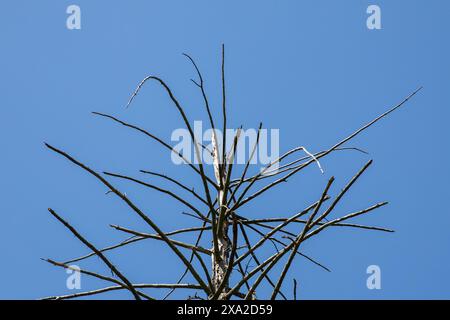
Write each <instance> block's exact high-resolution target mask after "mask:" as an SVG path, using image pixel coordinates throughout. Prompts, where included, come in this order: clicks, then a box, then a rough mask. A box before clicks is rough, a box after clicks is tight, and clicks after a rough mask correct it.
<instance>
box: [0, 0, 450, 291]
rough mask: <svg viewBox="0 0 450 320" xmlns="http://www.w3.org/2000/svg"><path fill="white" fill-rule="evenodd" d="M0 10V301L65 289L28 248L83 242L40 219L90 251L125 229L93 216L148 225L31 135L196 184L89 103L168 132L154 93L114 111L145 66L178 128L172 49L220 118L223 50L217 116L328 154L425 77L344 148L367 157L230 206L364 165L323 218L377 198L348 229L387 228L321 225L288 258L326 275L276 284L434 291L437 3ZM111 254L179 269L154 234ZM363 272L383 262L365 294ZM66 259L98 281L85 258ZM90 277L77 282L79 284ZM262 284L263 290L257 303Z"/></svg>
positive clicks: (438, 233) (45, 253) (439, 68)
mask: <svg viewBox="0 0 450 320" xmlns="http://www.w3.org/2000/svg"><path fill="white" fill-rule="evenodd" d="M225 3H226V4H225ZM70 4H77V5H79V6H80V7H81V10H82V29H81V30H68V29H67V28H66V17H67V14H66V8H67V6H68V5H70ZM369 4H378V5H379V6H380V7H381V10H382V30H368V29H367V28H366V18H367V14H366V8H367V6H368V5H369ZM0 6H1V10H0V43H1V56H0V57H1V59H0V70H1V72H0V88H1V89H0V106H1V107H0V119H1V121H2V123H1V126H0V146H1V150H2V151H1V157H0V164H1V168H2V173H1V179H0V194H1V198H0V199H1V201H0V215H1V223H0V252H1V259H0V261H1V264H0V298H24V299H35V298H39V297H43V296H47V295H53V294H64V293H70V292H71V291H69V290H67V289H66V284H65V281H66V277H67V275H66V273H65V272H64V270H62V269H59V268H56V267H52V266H50V265H48V264H46V263H45V262H43V261H41V260H40V259H39V258H40V257H50V258H53V259H56V260H65V259H68V258H71V257H75V256H78V255H81V254H83V253H86V252H87V249H86V248H85V247H84V246H83V245H82V244H80V243H79V242H78V241H77V240H76V239H74V237H73V236H72V235H71V234H70V233H69V232H68V231H67V230H66V229H64V228H63V227H62V226H61V225H60V224H59V223H58V222H56V221H55V220H54V219H53V218H52V217H50V215H49V214H48V212H47V208H48V207H52V208H54V209H55V210H57V211H58V212H59V213H60V214H61V215H63V216H64V217H65V218H66V219H68V220H69V221H71V222H72V223H73V224H74V225H75V226H77V227H78V228H79V230H80V231H81V232H82V233H83V234H84V235H85V236H86V237H87V238H88V239H90V240H91V241H92V242H93V243H95V244H96V245H97V246H99V247H102V246H105V245H109V244H112V243H115V242H117V241H120V240H121V239H124V235H123V234H120V233H119V232H117V231H114V230H111V229H110V228H109V226H108V224H109V223H114V224H120V225H123V226H126V227H135V228H137V229H139V230H141V231H148V229H147V228H146V227H145V225H144V224H143V223H141V222H140V221H139V219H138V218H137V217H136V216H135V215H134V214H132V213H131V212H130V211H129V210H128V209H127V208H126V207H125V206H124V205H123V204H122V203H120V201H119V200H118V199H117V198H115V197H114V196H113V195H105V192H106V191H107V190H105V188H104V187H103V186H102V185H101V184H99V183H98V182H97V181H96V180H94V179H93V178H92V177H90V176H88V175H87V174H86V173H85V172H83V171H81V170H80V169H78V168H76V167H74V166H73V165H71V164H69V163H68V162H67V161H65V160H64V159H62V158H61V157H59V156H56V155H55V154H52V153H51V152H49V151H48V150H46V149H45V148H44V145H43V142H44V141H46V142H49V143H51V144H53V145H55V146H57V147H60V148H63V149H64V150H66V151H68V152H70V153H72V154H73V155H75V156H76V157H77V158H79V159H80V160H82V161H84V162H85V163H87V164H89V165H91V166H92V167H94V168H95V169H98V170H110V171H118V172H121V173H127V174H130V175H134V176H137V177H140V175H139V173H138V172H137V171H138V170H139V169H147V170H155V171H161V172H165V173H167V174H171V175H173V176H177V177H179V178H180V179H184V180H185V181H188V182H189V183H192V184H193V185H195V186H197V187H199V184H198V182H194V178H195V176H194V175H192V173H191V172H190V171H189V170H188V169H187V168H184V167H176V166H174V165H172V164H171V163H170V155H169V153H168V152H167V151H165V150H164V149H161V148H160V147H159V145H157V144H155V143H153V142H151V141H149V140H148V139H146V138H145V137H142V136H141V135H139V134H136V133H134V132H132V131H129V130H127V129H125V128H123V127H118V126H116V125H114V124H113V123H110V122H108V121H105V120H103V119H98V118H95V117H93V116H92V115H91V114H90V112H91V111H102V112H107V113H111V114H114V115H117V116H120V117H122V118H123V119H126V120H127V121H129V122H133V123H136V124H139V125H141V126H143V127H145V128H147V129H149V130H151V131H152V132H154V133H155V134H158V135H159V136H161V137H164V138H165V139H166V140H169V139H170V134H171V132H172V130H173V129H175V128H179V127H181V126H182V124H181V121H180V119H179V117H178V116H177V114H176V112H175V110H174V108H173V107H172V106H171V105H170V102H169V101H168V99H167V97H166V95H165V94H164V93H163V92H162V91H161V90H160V88H158V87H157V86H156V85H149V86H146V87H145V89H144V90H143V91H142V93H141V95H140V96H139V98H138V99H137V100H136V103H135V105H134V106H133V107H132V108H130V109H127V110H125V108H124V105H125V103H126V101H127V99H128V97H129V95H130V93H131V92H132V91H133V90H134V88H135V86H136V84H137V83H138V82H139V81H140V80H141V79H142V78H143V77H144V76H146V75H148V74H150V73H154V74H158V75H161V76H163V77H164V79H167V81H168V82H169V83H170V84H171V85H172V87H173V90H174V92H175V93H176V94H177V95H178V96H179V98H180V100H181V101H183V102H184V103H185V105H186V109H187V110H188V112H189V116H190V118H191V120H194V119H200V117H201V115H202V111H203V109H202V105H201V97H200V95H199V92H198V90H197V89H196V88H195V86H193V85H192V83H191V82H190V81H189V79H190V78H191V77H194V76H195V74H194V72H193V70H192V67H191V66H190V65H189V63H188V62H187V61H186V59H184V58H183V57H182V55H181V53H182V52H188V53H190V54H192V55H193V56H194V57H195V58H196V59H197V61H198V63H199V65H200V66H201V68H202V70H203V73H204V76H205V78H206V80H207V90H208V92H209V94H210V96H211V100H212V104H213V107H214V108H215V110H219V106H220V104H219V103H220V82H219V80H220V78H219V77H220V45H221V43H222V42H224V43H225V44H226V49H227V80H228V101H229V109H230V114H229V118H230V123H231V125H232V126H234V127H237V126H239V125H241V124H243V125H244V126H245V127H257V125H258V123H259V121H263V123H264V126H265V127H266V128H279V129H280V141H281V149H282V151H283V150H288V149H290V148H292V147H294V146H296V145H305V146H308V147H309V149H310V150H311V151H319V150H322V149H323V148H326V147H329V146H331V145H332V144H333V143H334V142H336V141H338V140H339V139H340V138H343V137H344V136H346V135H347V134H349V133H350V132H351V131H352V130H354V129H356V128H358V127H359V126H360V125H361V124H363V123H365V122H367V121H368V120H370V119H372V118H373V117H375V116H376V115H377V114H379V113H381V112H383V111H384V110H386V109H387V108H389V107H390V106H392V105H394V104H395V103H397V102H399V101H400V100H401V99H402V98H403V97H405V96H406V95H408V94H409V93H410V92H411V91H413V90H414V89H416V88H417V87H418V86H421V85H423V86H424V89H423V91H422V92H421V93H420V94H419V95H417V96H416V97H415V98H414V99H413V100H411V101H410V102H409V103H408V104H407V105H406V106H405V108H403V109H401V110H399V111H398V112H396V113H394V114H393V115H392V116H390V117H389V118H387V119H385V120H384V121H383V122H381V123H379V124H377V125H376V126H375V127H373V128H371V129H370V130H369V131H367V132H366V133H365V134H363V135H362V136H360V137H358V139H356V140H354V141H353V142H352V143H351V146H357V147H361V148H363V149H365V150H367V151H369V152H370V155H369V156H367V155H363V154H359V153H352V152H347V153H339V154H335V155H332V156H331V157H329V158H328V159H326V160H324V161H323V163H322V164H323V166H324V168H325V174H324V175H321V174H320V172H319V171H318V170H317V169H316V168H313V167H311V168H310V169H309V170H308V171H305V174H304V175H302V176H298V177H297V178H295V179H293V180H292V181H291V183H290V184H289V185H283V186H282V187H281V188H279V189H276V190H274V191H273V192H272V193H270V194H266V195H264V196H262V197H261V198H260V200H259V202H258V203H257V204H255V205H252V206H249V207H247V208H246V210H245V211H243V212H241V214H245V215H247V216H249V217H256V216H258V215H263V216H281V215H288V214H290V213H293V212H295V211H296V210H300V209H302V208H303V207H304V206H306V205H307V204H309V203H310V202H311V201H314V200H315V199H316V198H317V197H318V196H319V195H320V192H321V188H322V187H323V186H324V184H325V182H326V180H327V179H328V178H329V177H330V176H331V175H335V176H336V179H337V180H336V185H335V188H334V189H333V190H332V192H333V193H334V194H335V193H336V191H338V190H339V188H340V187H341V186H342V185H343V184H344V183H345V182H346V179H348V178H349V177H350V176H352V174H353V173H354V172H356V171H357V170H358V169H359V168H360V167H361V166H362V165H363V164H364V163H365V162H366V161H367V160H368V159H369V158H373V159H374V165H373V166H372V167H371V168H370V169H369V171H368V172H367V174H366V175H365V176H363V177H362V179H361V180H360V181H359V182H358V183H357V185H356V186H355V188H354V189H352V190H351V192H350V193H349V194H348V196H346V197H345V199H344V201H343V202H342V204H341V205H340V206H339V207H338V208H337V210H336V212H335V213H334V215H339V214H345V213H348V212H350V211H353V210H358V209H362V208H365V207H366V206H369V205H372V204H374V203H376V202H379V201H384V200H387V201H390V204H389V206H387V207H384V208H382V209H380V210H379V211H376V212H374V213H372V214H371V215H369V216H367V217H361V218H359V219H358V222H361V223H366V224H374V225H379V226H386V227H390V228H393V229H395V230H396V233H393V234H385V233H376V232H370V231H366V232H363V231H358V230H350V229H345V230H344V229H338V230H333V231H330V232H326V233H324V234H323V236H321V237H320V238H316V239H314V240H312V241H311V242H308V243H306V244H305V247H304V249H303V250H304V252H305V253H307V254H310V255H311V256H313V257H314V258H316V259H318V260H319V261H320V262H322V263H323V264H325V265H326V266H328V267H329V268H330V269H332V272H331V273H327V272H324V271H323V270H321V269H319V268H317V267H315V266H314V265H311V264H310V263H309V262H307V261H306V260H302V259H299V260H296V262H295V265H294V268H293V270H292V273H290V274H289V276H288V278H287V280H286V286H285V290H286V292H287V293H288V294H291V285H292V277H296V278H297V280H298V282H299V284H300V287H299V298H303V299H310V298H320V299H322V298H326V299H330V298H331V299H335V298H337V299H341V298H342V299H347V298H356V299H380V298H387V299H397V298H414V299H415V298H425V299H431V298H450V289H449V288H450V278H449V276H448V270H449V266H450V250H449V242H450V232H449V227H450V212H449V210H448V206H447V204H446V200H447V199H448V198H449V196H450V194H449V188H448V181H449V179H450V170H449V168H448V164H449V163H450V153H449V149H448V137H449V135H448V134H449V130H448V123H449V120H450V119H449V116H450V111H449V105H450V95H449V90H448V85H449V83H450V59H449V57H450V46H449V44H448V41H449V40H448V36H449V25H448V13H449V12H450V3H449V2H448V1H444V0H441V1H438V0H433V1H425V0H422V1H406V0H402V1H400V0H398V1H381V0H377V1H363V0H359V1H356V0H354V1H343V0H342V1H335V0H329V1H324V0H322V1H318V0H315V1H226V2H224V1H221V2H219V1H206V0H205V1H181V0H180V1H137V0H136V1H114V2H111V1H82V0H78V1H75V2H73V1H49V0H41V1H2V4H1V5H0ZM114 182H116V183H117V185H118V186H120V188H121V190H123V191H124V192H127V194H128V195H129V196H130V197H131V198H132V199H135V200H136V202H137V203H138V204H139V205H141V206H142V207H143V208H144V209H145V210H146V212H148V213H149V214H151V216H152V217H153V218H154V219H155V221H156V222H158V223H159V224H161V225H162V226H163V228H164V230H171V229H176V228H177V227H180V226H185V225H187V224H189V223H192V219H190V218H188V217H184V216H181V215H180V212H181V211H182V210H183V209H184V208H183V207H181V206H179V205H178V204H177V203H174V202H173V201H171V200H170V199H168V198H167V197H164V196H161V195H159V194H157V193H154V192H151V191H148V190H144V189H142V188H137V187H134V186H132V185H131V184H129V183H123V182H120V183H119V182H118V181H114ZM195 223H197V222H195ZM204 245H205V246H207V245H208V244H204ZM265 254H269V251H268V250H267V252H264V251H263V252H262V254H261V257H264V255H265ZM109 256H110V257H111V259H112V260H113V262H114V263H115V264H117V265H118V266H119V267H121V269H122V270H123V271H124V273H125V274H126V275H127V276H129V278H131V279H132V280H133V281H135V282H150V283H151V282H172V281H176V280H177V278H178V276H179V274H180V272H181V269H180V268H179V266H178V265H179V264H178V261H177V260H176V258H175V257H174V255H173V254H171V253H170V252H168V250H166V247H165V246H164V245H163V244H161V243H156V242H151V241H148V242H145V243H144V242H142V243H140V244H135V245H131V246H129V248H127V249H122V250H119V251H117V253H115V254H111V255H109ZM372 264H375V265H379V266H380V268H381V271H382V289H381V290H368V289H367V288H366V278H367V276H368V275H367V274H366V268H367V266H369V265H372ZM80 266H82V267H85V268H88V269H92V270H96V271H99V272H104V273H105V274H107V273H108V272H107V271H105V269H104V267H103V266H102V265H101V262H100V260H98V259H97V258H94V259H91V260H88V261H86V262H85V263H80ZM102 285H105V284H102V283H101V282H99V281H97V280H92V279H89V278H88V277H83V278H82V288H83V289H84V290H88V289H94V288H99V287H101V286H102ZM106 285H108V284H106ZM268 292H269V291H268V290H267V288H263V291H262V292H260V296H264V294H266V293H268ZM151 293H152V294H153V295H155V296H158V293H157V292H151ZM187 294H188V293H187V292H181V291H180V292H179V294H178V295H175V296H174V297H179V298H183V297H185V296H186V295H187ZM102 297H104V298H129V295H128V294H127V293H125V292H124V293H114V294H105V295H103V296H102Z"/></svg>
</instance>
